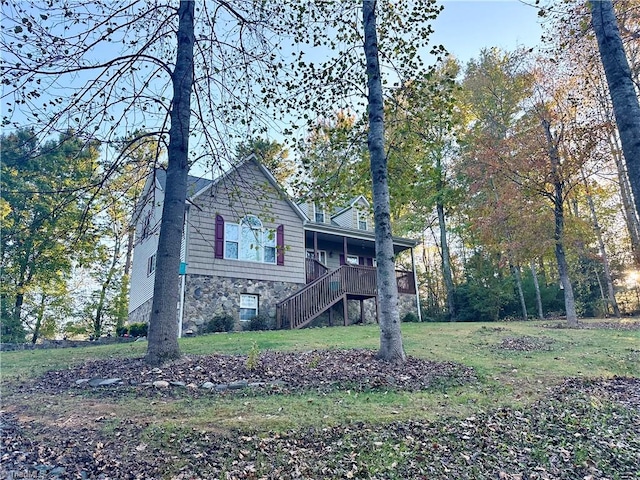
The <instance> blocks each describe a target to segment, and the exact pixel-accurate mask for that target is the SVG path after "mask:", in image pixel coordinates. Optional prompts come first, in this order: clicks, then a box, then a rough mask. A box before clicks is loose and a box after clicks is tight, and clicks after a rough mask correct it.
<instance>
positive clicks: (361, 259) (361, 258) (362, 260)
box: [358, 257, 364, 265]
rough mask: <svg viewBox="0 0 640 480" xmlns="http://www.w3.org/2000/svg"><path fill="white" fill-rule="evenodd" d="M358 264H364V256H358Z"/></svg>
mask: <svg viewBox="0 0 640 480" xmlns="http://www.w3.org/2000/svg"><path fill="white" fill-rule="evenodd" d="M358 265H364V257H358Z"/></svg>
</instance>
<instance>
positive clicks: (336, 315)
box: [310, 293, 418, 327]
mask: <svg viewBox="0 0 640 480" xmlns="http://www.w3.org/2000/svg"><path fill="white" fill-rule="evenodd" d="M363 308H364V323H365V324H367V323H376V300H375V298H369V299H367V300H364V302H363ZM332 310H333V325H334V326H338V325H344V310H343V308H342V302H340V303H338V304H337V305H334V306H333V307H332ZM398 310H399V311H400V320H402V317H404V316H405V315H406V314H407V313H409V312H412V313H414V314H416V315H418V309H417V308H416V297H415V295H408V294H403V293H401V294H400V295H398ZM347 315H348V316H349V318H348V320H347V325H353V324H355V323H360V301H359V300H349V303H348V305H347ZM310 326H311V327H325V326H329V312H328V311H327V312H325V313H323V314H322V315H320V316H319V317H318V318H317V319H316V320H314V321H313V322H312V323H311V325H310Z"/></svg>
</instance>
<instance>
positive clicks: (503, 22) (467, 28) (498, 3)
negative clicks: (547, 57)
mask: <svg viewBox="0 0 640 480" xmlns="http://www.w3.org/2000/svg"><path fill="white" fill-rule="evenodd" d="M530 3H534V2H533V0H531V1H530ZM439 4H442V5H443V6H444V10H443V11H442V12H441V13H440V15H439V16H438V18H437V19H436V21H435V22H434V24H433V27H434V30H435V33H434V34H433V35H432V42H433V43H435V44H442V45H444V46H445V47H446V48H447V50H448V51H449V52H450V53H452V54H453V55H454V56H455V57H456V58H458V60H460V61H461V62H462V64H463V65H464V64H465V63H466V62H467V61H468V60H469V59H471V58H475V57H477V56H478V53H479V52H480V50H481V49H482V48H485V47H500V48H501V49H503V50H514V49H515V48H517V47H518V46H526V47H535V46H536V45H538V44H539V43H540V36H541V34H542V27H541V24H540V21H539V17H538V10H537V9H536V8H534V7H532V6H530V5H527V4H525V3H523V2H521V1H518V0H440V1H439Z"/></svg>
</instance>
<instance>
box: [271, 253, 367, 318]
mask: <svg viewBox="0 0 640 480" xmlns="http://www.w3.org/2000/svg"><path fill="white" fill-rule="evenodd" d="M348 294H352V295H364V296H371V297H374V296H375V295H376V269H375V268H374V267H364V266H357V265H343V266H341V267H340V268H338V269H337V270H334V271H332V272H329V273H327V274H326V275H324V276H322V277H320V278H318V279H317V280H315V281H314V282H313V283H310V284H308V285H306V286H305V287H304V288H303V289H302V290H299V291H298V292H296V293H295V294H293V295H291V296H290V297H288V298H285V299H284V300H283V301H281V302H279V303H278V304H277V305H276V319H277V325H278V328H283V327H284V328H291V329H294V328H300V327H301V326H304V325H306V324H307V323H309V322H311V320H313V319H314V318H316V317H317V316H318V315H320V314H322V313H323V312H325V311H326V310H327V309H328V308H329V307H331V306H332V305H334V304H336V303H337V302H338V301H340V300H341V299H343V298H344V297H345V296H346V295H348Z"/></svg>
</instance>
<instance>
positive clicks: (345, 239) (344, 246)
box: [342, 237, 348, 265]
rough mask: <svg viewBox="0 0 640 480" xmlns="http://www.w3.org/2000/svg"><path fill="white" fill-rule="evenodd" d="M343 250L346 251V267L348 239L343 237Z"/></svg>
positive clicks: (345, 261)
mask: <svg viewBox="0 0 640 480" xmlns="http://www.w3.org/2000/svg"><path fill="white" fill-rule="evenodd" d="M342 250H344V263H345V265H346V264H347V263H348V262H347V237H342Z"/></svg>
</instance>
